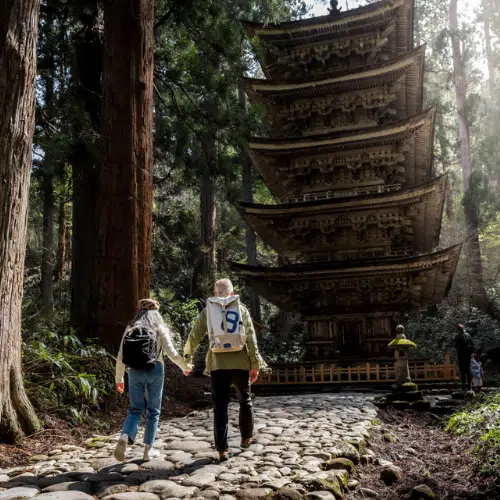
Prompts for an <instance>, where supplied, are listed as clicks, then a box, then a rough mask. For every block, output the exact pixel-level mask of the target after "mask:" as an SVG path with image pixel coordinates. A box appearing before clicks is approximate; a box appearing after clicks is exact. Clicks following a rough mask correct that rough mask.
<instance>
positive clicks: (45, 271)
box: [40, 5, 56, 315]
mask: <svg viewBox="0 0 500 500" xmlns="http://www.w3.org/2000/svg"><path fill="white" fill-rule="evenodd" d="M41 29H42V30H43V31H44V32H45V39H46V47H45V51H44V57H43V65H44V68H43V72H41V73H42V80H43V84H44V87H45V99H44V101H45V102H44V104H45V117H46V118H45V119H46V120H48V121H51V120H52V119H53V118H54V115H55V107H56V104H55V102H54V100H55V96H54V74H55V57H54V50H53V38H54V33H53V32H54V10H53V8H52V5H49V6H48V8H47V15H46V17H45V23H44V26H43V27H42V28H41ZM54 167H55V166H54V154H53V150H52V148H49V149H48V151H46V152H45V156H44V159H43V163H42V186H43V244H42V263H41V283H40V289H41V310H42V313H43V314H45V315H50V314H51V313H52V312H53V310H54V282H53V275H54V208H55V207H54Z"/></svg>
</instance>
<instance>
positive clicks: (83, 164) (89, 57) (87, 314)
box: [70, 2, 102, 336]
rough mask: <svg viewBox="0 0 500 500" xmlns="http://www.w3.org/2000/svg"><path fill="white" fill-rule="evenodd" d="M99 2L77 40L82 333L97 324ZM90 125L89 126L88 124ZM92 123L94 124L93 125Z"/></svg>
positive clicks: (75, 312) (76, 195)
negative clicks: (95, 267)
mask: <svg viewBox="0 0 500 500" xmlns="http://www.w3.org/2000/svg"><path fill="white" fill-rule="evenodd" d="M100 17H101V16H100V12H99V8H98V5H97V2H96V3H95V4H94V6H93V9H91V8H89V9H87V10H85V12H84V13H82V17H81V19H80V22H81V23H82V24H83V25H84V26H85V30H84V31H83V32H81V34H80V36H79V37H78V38H77V39H76V40H74V41H73V45H74V47H75V56H74V59H73V64H72V71H71V72H72V82H71V87H72V93H73V95H74V106H75V107H76V109H77V111H78V112H77V113H76V114H77V116H78V117H86V118H87V119H88V121H85V120H83V119H82V120H81V121H80V120H78V121H76V122H75V123H74V125H73V128H74V130H73V136H74V137H75V138H77V139H76V141H75V144H74V145H73V150H72V152H71V157H70V163H71V166H72V184H73V199H72V245H71V246H72V251H71V323H72V325H73V326H74V328H75V330H76V331H77V333H78V334H79V335H81V336H92V335H93V332H94V330H95V308H94V305H95V304H93V303H92V301H91V296H92V286H93V282H92V277H93V275H92V272H93V265H94V253H95V241H96V236H95V234H96V224H97V223H96V213H97V210H98V205H97V204H98V200H97V191H98V180H99V178H98V173H99V164H98V156H97V151H96V150H97V146H96V144H95V143H96V140H95V136H97V135H98V134H99V132H100V106H101V98H100V96H101V75H102V40H101V37H100V31H101V29H102V27H101V26H99V23H100V21H99V19H100ZM89 125H90V127H89ZM89 128H90V130H89Z"/></svg>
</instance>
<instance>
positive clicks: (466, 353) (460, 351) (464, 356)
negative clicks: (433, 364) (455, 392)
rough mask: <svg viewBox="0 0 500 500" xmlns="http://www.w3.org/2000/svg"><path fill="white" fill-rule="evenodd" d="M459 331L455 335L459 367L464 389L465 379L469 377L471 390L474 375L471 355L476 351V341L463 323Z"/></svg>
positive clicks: (468, 384) (458, 326)
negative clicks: (471, 367) (471, 369)
mask: <svg viewBox="0 0 500 500" xmlns="http://www.w3.org/2000/svg"><path fill="white" fill-rule="evenodd" d="M457 329H458V332H457V334H456V335H455V349H456V350H457V358H458V369H459V370H460V378H461V380H462V390H463V391H465V381H466V379H467V390H469V391H470V390H471V385H472V375H471V371H470V360H471V355H472V353H473V352H474V342H473V340H472V338H471V336H470V335H469V334H468V333H467V332H466V331H465V329H464V326H463V325H457Z"/></svg>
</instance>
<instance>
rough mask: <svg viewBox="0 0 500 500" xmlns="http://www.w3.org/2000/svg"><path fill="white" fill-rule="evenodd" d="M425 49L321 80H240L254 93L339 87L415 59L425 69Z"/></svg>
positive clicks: (415, 50)
mask: <svg viewBox="0 0 500 500" xmlns="http://www.w3.org/2000/svg"><path fill="white" fill-rule="evenodd" d="M425 48H426V44H423V45H420V46H419V47H417V48H415V49H413V50H411V51H408V52H406V53H404V54H401V55H399V56H396V57H394V58H392V59H390V60H389V61H386V62H384V63H382V64H380V63H374V64H371V65H369V66H365V67H363V69H362V70H361V71H360V69H359V68H349V69H342V70H338V71H332V72H331V73H328V74H325V75H321V77H319V78H318V77H316V78H311V79H307V80H306V79H304V78H300V79H292V80H278V79H273V80H268V79H263V78H249V77H245V76H243V77H241V78H240V79H241V81H242V83H243V85H244V86H245V87H246V88H247V89H248V90H249V91H251V92H254V93H255V92H256V91H259V90H261V91H267V92H284V91H294V90H301V89H306V88H308V87H314V88H317V87H320V86H327V85H338V84H342V83H344V82H351V81H355V80H366V79H370V78H374V77H377V76H380V75H381V74H383V73H384V72H386V73H390V72H391V71H394V70H397V69H400V68H402V67H405V66H408V65H409V64H411V63H412V62H413V60H415V59H418V61H419V62H420V65H421V66H422V67H423V63H424V56H425ZM405 63H406V64H405Z"/></svg>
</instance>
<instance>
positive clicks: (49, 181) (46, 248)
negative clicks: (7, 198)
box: [40, 154, 54, 315]
mask: <svg viewBox="0 0 500 500" xmlns="http://www.w3.org/2000/svg"><path fill="white" fill-rule="evenodd" d="M51 156H52V155H50V154H47V155H46V156H45V159H44V167H43V169H44V172H43V243H42V265H41V275H42V279H41V283H40V289H41V297H40V298H41V310H42V314H44V315H50V314H51V313H52V312H53V311H54V282H53V276H54V173H53V169H52V165H45V163H48V162H50V161H51Z"/></svg>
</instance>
